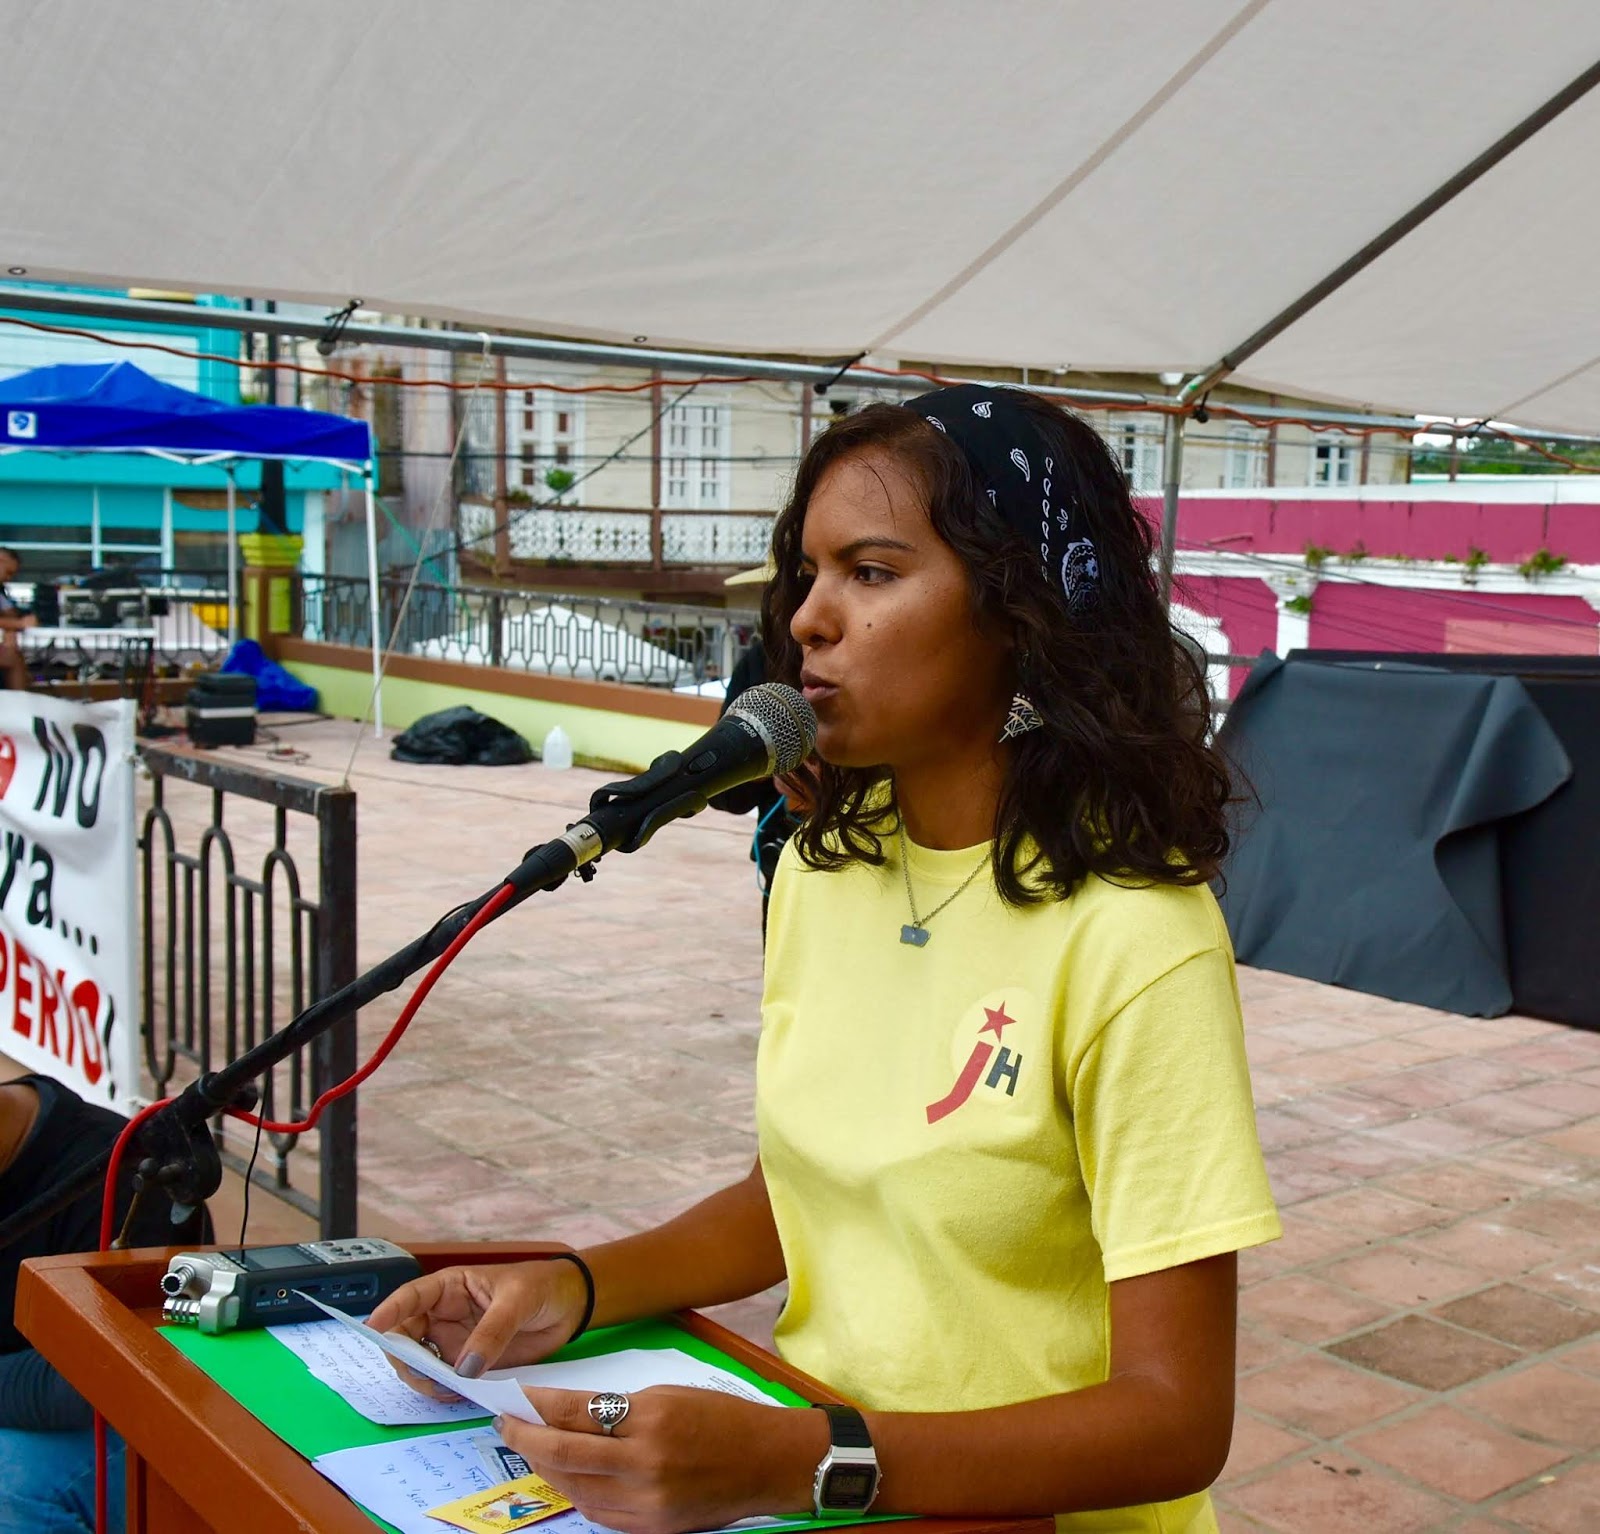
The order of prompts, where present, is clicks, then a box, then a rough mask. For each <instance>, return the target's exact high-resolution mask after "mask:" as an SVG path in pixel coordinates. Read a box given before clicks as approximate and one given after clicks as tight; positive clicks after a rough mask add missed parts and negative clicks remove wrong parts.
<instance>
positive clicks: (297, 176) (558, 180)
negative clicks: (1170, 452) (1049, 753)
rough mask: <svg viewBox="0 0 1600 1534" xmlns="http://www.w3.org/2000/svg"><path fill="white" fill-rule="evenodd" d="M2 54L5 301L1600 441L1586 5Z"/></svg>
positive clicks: (1083, 12) (171, 38) (1595, 116)
mask: <svg viewBox="0 0 1600 1534" xmlns="http://www.w3.org/2000/svg"><path fill="white" fill-rule="evenodd" d="M0 22H3V23H4V27H5V35H6V37H7V40H8V41H7V47H6V49H5V50H4V51H3V52H0V100H4V101H5V102H6V119H7V125H8V129H9V132H8V143H9V152H8V161H7V195H6V198H5V199H4V202H3V204H0V269H3V270H6V271H9V273H10V275H12V276H13V277H16V276H26V277H28V278H30V279H36V280H38V279H43V280H52V279H55V280H63V281H72V282H89V283H110V284H119V285H120V284H129V283H136V284H140V285H151V286H160V287H181V288H186V289H191V290H206V291H218V292H230V293H252V294H257V295H265V296H276V297H279V298H284V299H302V300H315V301H326V302H329V303H330V304H332V303H343V302H344V301H346V300H347V299H348V298H350V297H351V296H352V295H360V296H361V297H362V298H363V299H364V300H365V302H366V303H367V305H369V306H371V307H376V308H381V309H385V310H390V311H400V312H406V313H414V314H422V315H435V316H450V317H455V318H458V319H462V320H467V321H472V322H477V323H480V324H485V325H489V324H495V325H510V326H517V327H523V328H529V329H538V330H541V331H545V332H551V333H556V334H565V335H581V336H588V337H593V338H598V339H607V340H623V341H631V340H633V339H634V338H637V337H647V338H648V340H649V342H650V343H652V344H655V345H675V344H678V345H694V346H705V347H715V348H719V349H723V350H733V351H754V352H766V351H783V352H790V353H799V354H802V355H808V356H817V357H841V358H843V357H853V356H855V355H857V354H859V353H862V352H867V353H871V354H873V355H876V356H882V357H888V358H906V357H911V358H917V359H923V360H931V361H935V362H940V363H944V364H957V365H959V364H968V365H971V364H977V363H1007V364H1030V365H1034V366H1043V367H1050V366H1059V365H1066V366H1070V367H1072V368H1073V369H1074V370H1096V371H1105V372H1123V371H1129V370H1132V371H1143V372H1150V371H1173V372H1181V373H1183V374H1184V375H1185V376H1186V377H1190V378H1205V377H1208V376H1213V375H1215V373H1216V370H1217V368H1218V366H1219V364H1222V363H1223V359H1229V358H1231V359H1233V360H1234V361H1236V362H1237V364H1238V366H1237V368H1236V370H1235V376H1236V377H1237V378H1238V379H1239V380H1240V381H1241V382H1246V383H1250V384H1253V385H1256V386H1259V387H1263V388H1269V389H1275V390H1279V391H1282V392H1286V393H1293V394H1297V395H1309V396H1313V397H1320V398H1325V399H1329V400H1334V401H1343V402H1348V403H1353V404H1363V405H1377V406H1382V407H1390V408H1402V409H1423V410H1428V411H1431V412H1435V413H1439V414H1445V415H1456V416H1462V417H1472V418H1478V417H1485V418H1496V419H1503V418H1515V419H1517V420H1519V421H1522V422H1525V423H1529V424H1534V425H1542V426H1547V427H1552V428H1570V429H1574V430H1579V431H1586V432H1588V431H1594V430H1596V429H1597V428H1600V283H1596V282H1595V281H1594V278H1593V266H1592V260H1593V258H1592V255H1591V252H1592V250H1593V249H1594V248H1595V247H1596V245H1597V243H1600V206H1597V205H1596V204H1595V202H1594V200H1593V199H1592V198H1589V197H1587V196H1586V195H1585V193H1584V176H1585V174H1586V172H1587V169H1588V167H1589V166H1591V165H1592V164H1593V163H1594V162H1595V159H1596V156H1597V151H1600V93H1590V92H1588V91H1587V90H1586V88H1585V87H1586V86H1587V85H1588V84H1592V83H1593V78H1592V77H1591V78H1588V79H1584V78H1583V76H1584V71H1586V70H1588V69H1589V68H1590V66H1591V65H1593V64H1594V61H1595V60H1597V59H1600V6H1596V5H1595V4H1594V3H1593V0H1527V3H1526V4H1520V5H1517V6H1514V7H1508V6H1506V5H1503V4H1490V3H1487V0H1345V3H1343V4H1341V5H1339V6H1338V7H1330V6H1328V5H1327V4H1325V3H1320V0H1146V3H1144V4H1141V5H1138V6H1106V5H1101V4H1096V3H1091V0H1050V3H1045V0H998V3H994V4H987V5H981V6H980V5H974V4H972V3H970V0H871V3H867V4H848V5H847V4H844V3H843V0H831V3H830V0H823V3H821V4H815V5H808V6H800V7H796V6H792V5H782V4H778V3H776V0H753V3H752V0H675V3H673V4H671V5H657V4H650V3H645V0H618V3H615V4H611V5H605V6H597V5H593V4H587V3H584V0H547V3H543V4H540V5H536V6H534V5H527V4H524V3H521V0H460V3H457V4H454V5H449V6H440V5H437V4H433V3H430V0H342V3H341V4H339V5H337V6H328V5H324V4H320V3H318V0H256V3H254V4H252V5H249V6H236V5H229V4H223V3H221V0H166V3H165V4H164V5H163V6H162V25H161V26H160V27H159V28H151V27H150V26H149V16H148V14H147V12H146V11H144V10H141V9H140V8H139V7H128V6H124V5H117V4H114V3H111V0H86V3H82V4H73V5H60V6H38V5H36V4H33V3H31V0H0ZM174 64H177V65H180V66H183V67H182V69H181V77H182V85H181V87H180V86H177V85H175V84H174V79H175V76H174V73H173V66H174ZM241 71H243V72H245V73H246V74H247V75H248V76H249V77H251V78H253V79H255V80H257V81H259V82H260V87H261V88H260V89H259V90H257V91H253V92H249V93H247V95H246V96H245V97H244V98H241V93H240V90H239V84H240V78H241ZM1563 93H1565V95H1564V94H1563ZM1552 104H1554V105H1552ZM1546 119H1548V120H1546ZM1519 126H1521V127H1522V128H1523V130H1524V133H1525V134H1526V136H1525V138H1524V137H1523V136H1521V135H1519V134H1518V133H1517V132H1516V130H1518V129H1519ZM1508 134H1511V135H1513V137H1512V139H1511V140H1510V141H1509V143H1501V141H1502V140H1505V138H1506V135H1508ZM1497 143H1500V144H1501V148H1500V150H1498V151H1497V152H1496V154H1497V158H1496V163H1494V164H1493V165H1492V166H1490V167H1489V168H1487V169H1486V170H1484V172H1483V174H1482V175H1481V176H1480V177H1478V178H1477V179H1474V180H1472V181H1471V183H1470V184H1469V185H1466V186H1465V187H1464V188H1463V189H1461V190H1459V193H1458V195H1455V196H1454V197H1453V198H1449V199H1448V200H1446V201H1445V202H1444V205H1443V206H1442V207H1440V208H1438V210H1437V211H1432V212H1431V216H1429V217H1427V218H1425V219H1424V220H1423V221H1422V222H1421V223H1420V224H1419V225H1418V227H1416V228H1415V229H1413V230H1411V231H1410V232H1409V233H1405V234H1404V236H1403V237H1402V238H1399V239H1397V240H1395V241H1394V242H1393V243H1392V244H1390V245H1389V246H1388V247H1387V248H1385V249H1382V250H1381V253H1377V254H1376V255H1375V258H1374V259H1372V260H1371V261H1370V263H1368V264H1364V265H1363V266H1362V267H1361V269H1360V270H1359V271H1358V272H1356V273H1355V274H1354V275H1353V276H1351V277H1350V280H1348V281H1347V282H1344V283H1343V284H1342V285H1340V286H1338V287H1337V288H1336V289H1335V290H1334V291H1332V292H1331V293H1329V294H1327V295H1326V296H1324V297H1322V298H1321V300H1320V302H1317V303H1315V304H1313V305H1312V306H1311V307H1310V308H1309V310H1308V311H1307V312H1305V313H1304V314H1300V315H1299V317H1297V318H1293V319H1292V322H1288V323H1283V320H1284V317H1285V316H1292V315H1295V314H1296V313H1297V306H1299V305H1301V304H1302V301H1303V300H1304V299H1305V296H1306V295H1308V294H1315V293H1316V291H1317V290H1318V287H1319V284H1322V283H1324V281H1325V279H1327V278H1328V277H1329V275H1330V274H1331V273H1334V272H1337V271H1339V269H1340V268H1341V267H1343V266H1344V265H1345V264H1346V263H1348V262H1350V260H1351V258H1352V257H1353V256H1355V255H1356V254H1357V253H1358V252H1361V251H1363V250H1364V249H1365V248H1368V247H1369V246H1370V244H1371V242H1373V241H1374V239H1375V237H1377V236H1379V235H1381V234H1382V233H1383V231H1385V230H1389V229H1391V228H1392V227H1393V226H1395V225H1396V224H1397V222H1398V223H1401V227H1402V228H1403V227H1405V225H1404V221H1405V220H1406V219H1407V216H1408V215H1409V214H1412V213H1413V212H1414V210H1418V209H1423V210H1424V211H1427V210H1429V209H1430V206H1431V205H1430V199H1435V200H1436V194H1438V193H1439V192H1440V189H1441V188H1448V187H1449V186H1450V184H1451V182H1452V178H1456V177H1457V176H1458V175H1459V173H1460V172H1461V171H1462V169H1463V168H1464V167H1466V166H1469V165H1471V164H1472V163H1473V162H1474V161H1475V160H1476V159H1478V157H1480V156H1482V155H1484V153H1485V151H1488V150H1490V149H1491V148H1492V147H1493V146H1495V145H1497ZM1511 145H1515V147H1511ZM1507 151H1509V152H1507ZM1272 322H1278V323H1279V325H1280V328H1279V329H1277V330H1276V331H1273V333H1271V334H1270V336H1268V337H1267V338H1266V339H1264V340H1261V341H1260V344H1259V345H1258V346H1257V347H1256V348H1255V349H1254V350H1253V351H1252V352H1251V353H1250V354H1249V355H1241V354H1240V351H1239V348H1240V345H1241V343H1242V342H1244V341H1245V340H1246V339H1247V338H1249V337H1251V336H1253V335H1257V333H1258V332H1260V331H1261V330H1262V327H1263V326H1267V327H1268V328H1269V330H1270V329H1271V324H1272Z"/></svg>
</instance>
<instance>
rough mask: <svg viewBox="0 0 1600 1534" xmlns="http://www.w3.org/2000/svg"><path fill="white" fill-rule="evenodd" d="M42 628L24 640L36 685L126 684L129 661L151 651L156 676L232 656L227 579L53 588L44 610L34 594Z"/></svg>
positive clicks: (184, 576) (191, 577) (187, 577)
mask: <svg viewBox="0 0 1600 1534" xmlns="http://www.w3.org/2000/svg"><path fill="white" fill-rule="evenodd" d="M33 605H34V611H35V613H36V615H37V616H38V617H39V619H40V622H39V626H38V627H37V628H34V629H26V630H23V631H22V633H21V642H22V647H23V651H24V654H25V655H26V657H27V661H28V667H29V670H30V672H31V673H32V674H33V676H34V677H35V679H36V680H37V681H40V682H45V683H57V684H60V683H72V682H90V681H98V680H106V679H112V678H115V679H119V680H122V681H124V682H126V681H127V680H128V679H129V678H128V671H129V655H130V653H131V652H133V651H134V650H137V652H138V654H139V656H140V664H141V667H142V665H143V654H144V650H145V647H146V646H148V648H149V652H150V654H149V665H150V666H151V668H152V669H153V670H154V672H155V673H156V674H157V675H176V674H178V673H180V672H182V671H185V670H187V669H189V668H191V667H194V666H213V665H215V664H216V663H217V662H218V661H220V660H221V659H222V657H223V656H224V655H226V654H227V653H228V584H227V579H226V577H224V576H217V575H213V574H210V573H208V572H196V571H185V570H150V571H145V570H141V571H138V572H137V574H136V575H135V573H134V572H132V571H130V572H128V577H127V579H126V580H125V581H122V582H119V583H117V584H111V585H95V586H86V585H73V584H70V583H64V584H62V585H60V586H57V587H55V588H54V602H53V610H49V611H47V610H45V604H44V603H43V601H42V596H41V593H40V592H39V590H38V589H37V588H35V592H34V599H33Z"/></svg>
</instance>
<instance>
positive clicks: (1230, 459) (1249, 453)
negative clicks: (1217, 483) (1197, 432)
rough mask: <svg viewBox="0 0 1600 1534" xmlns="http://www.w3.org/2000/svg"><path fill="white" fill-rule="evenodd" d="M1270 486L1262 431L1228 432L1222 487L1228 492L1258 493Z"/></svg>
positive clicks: (1237, 429)
mask: <svg viewBox="0 0 1600 1534" xmlns="http://www.w3.org/2000/svg"><path fill="white" fill-rule="evenodd" d="M1266 482H1267V434H1266V432H1265V431H1263V430H1262V429H1261V428H1260V427H1257V426H1245V425H1242V424H1237V423H1236V424H1234V425H1232V426H1230V427H1229V428H1228V439H1227V448H1226V451H1225V453H1224V458H1223V471H1222V484H1223V488H1224V489H1227V490H1259V489H1261V487H1262V486H1263V485H1265V484H1266Z"/></svg>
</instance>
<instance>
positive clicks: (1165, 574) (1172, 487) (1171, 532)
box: [1157, 414, 1189, 607]
mask: <svg viewBox="0 0 1600 1534" xmlns="http://www.w3.org/2000/svg"><path fill="white" fill-rule="evenodd" d="M1188 419H1189V418H1188V416H1186V415H1177V414H1173V415H1169V416H1168V417H1167V418H1166V421H1165V423H1164V426H1163V435H1162V443H1161V449H1162V451H1161V552H1160V556H1159V561H1158V565H1157V569H1158V572H1159V574H1160V577H1161V605H1162V606H1163V607H1170V606H1171V605H1172V561H1173V557H1174V551H1175V550H1176V549H1177V547H1178V491H1179V489H1180V488H1181V487H1182V485H1183V428H1184V426H1185V424H1186V423H1187V422H1188Z"/></svg>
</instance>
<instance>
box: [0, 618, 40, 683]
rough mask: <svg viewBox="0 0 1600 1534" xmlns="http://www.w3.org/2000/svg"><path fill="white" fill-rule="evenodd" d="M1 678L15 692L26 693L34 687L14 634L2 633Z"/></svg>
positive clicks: (0, 641) (0, 636) (0, 650)
mask: <svg viewBox="0 0 1600 1534" xmlns="http://www.w3.org/2000/svg"><path fill="white" fill-rule="evenodd" d="M0 676H3V677H4V678H5V685H6V686H7V687H8V688H9V689H10V690H11V691H13V692H26V691H27V690H28V689H29V688H30V687H31V686H32V685H33V677H32V676H31V675H30V674H29V672H28V662H27V660H26V659H25V658H24V657H23V654H22V646H21V645H20V644H18V643H17V636H16V635H15V634H12V633H6V632H0Z"/></svg>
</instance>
